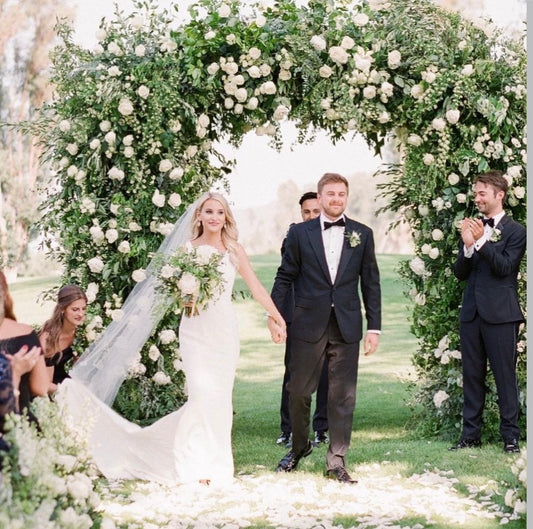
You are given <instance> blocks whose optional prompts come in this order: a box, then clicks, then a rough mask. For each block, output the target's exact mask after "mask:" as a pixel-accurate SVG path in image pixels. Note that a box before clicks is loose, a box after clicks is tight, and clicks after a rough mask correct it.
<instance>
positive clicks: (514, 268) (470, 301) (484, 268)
mask: <svg viewBox="0 0 533 529" xmlns="http://www.w3.org/2000/svg"><path fill="white" fill-rule="evenodd" d="M496 230H499V231H500V234H501V236H500V240H499V241H497V242H491V241H487V242H485V244H484V245H483V246H482V247H481V248H480V249H479V250H475V251H474V255H473V256H472V257H471V258H467V257H465V255H464V244H463V243H462V242H461V244H460V247H459V255H458V257H457V260H456V262H455V266H454V273H455V276H456V277H457V279H459V280H461V281H466V287H465V290H464V293H463V304H462V306H461V311H460V313H459V320H460V321H463V322H468V321H472V320H473V319H474V318H475V316H476V313H477V314H479V316H480V317H481V318H483V319H484V320H485V321H486V322H488V323H492V324H498V323H510V322H522V321H524V315H523V314H522V311H521V310H520V304H519V302H518V289H517V276H518V271H519V267H520V261H521V259H522V257H523V256H524V252H525V250H526V228H525V227H524V226H522V225H521V224H519V223H518V222H516V221H514V220H513V219H511V218H510V217H508V216H507V215H504V216H503V217H502V219H501V220H500V222H499V223H498V225H497V226H496Z"/></svg>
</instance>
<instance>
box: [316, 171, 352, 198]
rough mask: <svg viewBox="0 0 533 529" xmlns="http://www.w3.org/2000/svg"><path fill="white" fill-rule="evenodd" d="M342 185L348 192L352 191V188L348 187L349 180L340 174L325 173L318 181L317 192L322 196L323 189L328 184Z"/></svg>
mask: <svg viewBox="0 0 533 529" xmlns="http://www.w3.org/2000/svg"><path fill="white" fill-rule="evenodd" d="M337 183H341V184H344V185H345V186H346V191H349V190H350V186H349V185H348V180H347V179H346V178H344V176H342V175H340V174H338V173H325V174H324V175H322V178H321V179H320V180H319V181H318V184H317V190H318V194H319V195H320V194H321V193H322V189H323V188H324V186H325V185H326V184H337Z"/></svg>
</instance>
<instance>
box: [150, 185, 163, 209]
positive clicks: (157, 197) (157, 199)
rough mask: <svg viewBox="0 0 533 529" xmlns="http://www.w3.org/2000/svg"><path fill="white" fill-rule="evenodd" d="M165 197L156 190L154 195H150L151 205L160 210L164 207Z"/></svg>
mask: <svg viewBox="0 0 533 529" xmlns="http://www.w3.org/2000/svg"><path fill="white" fill-rule="evenodd" d="M165 201H166V197H165V195H164V194H162V193H160V192H159V189H156V190H155V191H154V194H153V195H152V204H154V205H155V206H157V207H158V208H162V207H163V206H164V205H165Z"/></svg>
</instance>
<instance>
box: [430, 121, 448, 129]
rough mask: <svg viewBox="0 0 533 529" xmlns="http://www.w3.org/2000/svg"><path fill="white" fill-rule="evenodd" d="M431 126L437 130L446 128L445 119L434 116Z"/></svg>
mask: <svg viewBox="0 0 533 529" xmlns="http://www.w3.org/2000/svg"><path fill="white" fill-rule="evenodd" d="M431 126H432V127H433V128H434V129H435V130H436V131H438V132H442V131H443V130H444V129H445V128H446V121H444V119H442V118H435V119H433V121H432V122H431Z"/></svg>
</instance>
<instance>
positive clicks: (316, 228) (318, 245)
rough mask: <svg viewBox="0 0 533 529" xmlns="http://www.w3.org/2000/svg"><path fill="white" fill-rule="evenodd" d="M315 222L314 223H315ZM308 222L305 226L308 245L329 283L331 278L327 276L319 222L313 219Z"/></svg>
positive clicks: (327, 271) (326, 264)
mask: <svg viewBox="0 0 533 529" xmlns="http://www.w3.org/2000/svg"><path fill="white" fill-rule="evenodd" d="M315 220H316V221H315ZM315 220H312V221H308V222H307V223H306V224H307V234H308V236H309V244H310V245H311V248H313V251H314V252H315V255H316V257H317V259H318V262H319V264H320V268H321V269H322V271H323V272H324V275H325V276H326V277H327V278H328V280H329V282H331V277H330V275H329V270H328V263H327V261H326V253H325V251H324V242H323V241H322V229H321V227H320V220H318V219H315Z"/></svg>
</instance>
